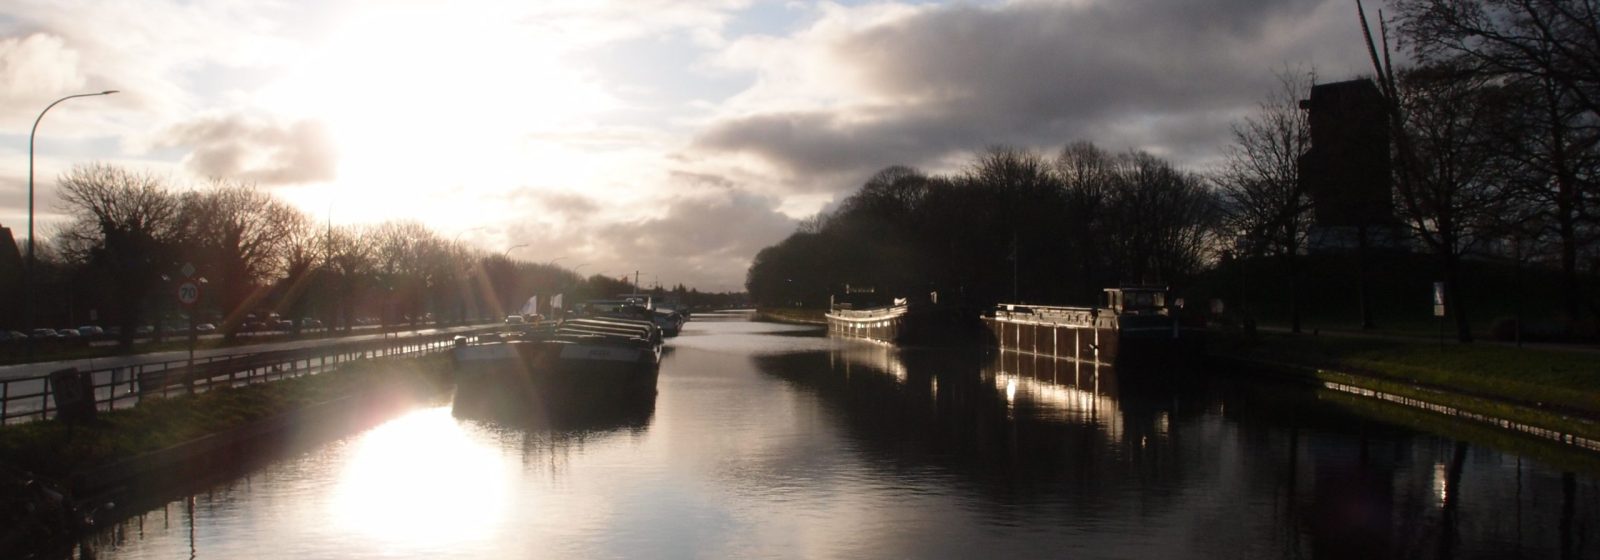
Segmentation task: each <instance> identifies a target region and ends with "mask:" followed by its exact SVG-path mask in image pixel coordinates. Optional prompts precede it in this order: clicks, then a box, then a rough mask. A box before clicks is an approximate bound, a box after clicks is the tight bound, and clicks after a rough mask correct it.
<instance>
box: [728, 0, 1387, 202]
mask: <svg viewBox="0 0 1600 560" xmlns="http://www.w3.org/2000/svg"><path fill="white" fill-rule="evenodd" d="M1336 1H1337V0H1299V1H1275V0H1239V1H1232V2H1216V1H1212V2H1200V1H1194V0H1190V1H1179V2H1172V1H1165V0H1134V1H1124V2H1098V3H1094V4H1090V5H1064V4H1060V3H1043V2H1035V3H1020V4H1009V5H1005V6H1001V7H974V6H954V7H948V8H935V9H930V10H925V11H921V12H918V13H916V14H914V15H912V16H909V17H905V18H901V19H898V20H895V21H892V22H890V23H886V24H882V25H878V26H875V27H871V28H868V29H864V30H860V31H857V32H854V33H851V34H848V35H843V36H838V37H834V38H832V39H831V40H830V42H829V44H827V45H824V46H821V47H819V49H820V52H822V53H824V55H825V56H826V57H827V58H828V59H829V60H830V61H834V62H836V63H837V65H838V67H839V68H840V70H839V72H840V79H841V80H848V81H849V82H850V83H853V84H856V85H857V87H858V88H860V89H862V90H864V91H865V92H866V93H867V94H869V96H870V98H871V99H873V102H874V103H877V104H878V105H879V106H873V107H867V106H861V105H856V106H850V105H845V106H841V107H839V108H838V109H828V110H813V111H806V112H793V111H790V112H767V113H756V114H747V115H744V116H741V117H738V118H733V119H728V120H724V121H721V122H717V123H714V124H713V125H712V126H710V127H708V128H707V129H706V130H705V131H704V132H703V133H702V134H701V135H700V136H698V137H697V138H696V146H698V147H700V148H703V149H709V150H714V151H727V152H740V153H747V154H753V155H757V156H759V157H761V158H763V159H765V160H767V161H769V162H772V163H774V164H777V165H779V166H780V167H781V168H782V169H783V170H784V171H785V172H787V173H790V174H792V175H794V176H797V177H804V176H821V175H833V176H849V177H854V178H859V177H861V176H864V175H865V174H867V173H870V172H871V171H872V170H875V169H878V168H882V167H883V166H886V165H890V164H897V163H899V164H910V165H923V164H927V163H929V162H932V161H934V160H937V159H939V158H941V157H946V156H949V155H950V154H952V153H955V152H961V151H968V150H976V149H981V148H982V147H984V146H986V145H991V144H997V143H1003V144H1012V145H1020V146H1036V147H1044V148H1053V147H1058V146H1061V145H1063V144H1066V143H1068V142H1071V141H1074V140H1090V141H1094V142H1097V143H1100V144H1102V145H1104V146H1106V147H1108V148H1111V149H1114V150H1120V149H1125V148H1141V149H1150V150H1152V151H1156V152H1158V153H1164V154H1167V155H1168V156H1169V157H1173V158H1175V159H1179V161H1180V162H1184V161H1186V160H1187V161H1194V160H1199V159H1204V158H1205V157H1208V156H1209V155H1210V154H1211V153H1213V152H1215V151H1217V149H1218V148H1219V147H1220V146H1221V144H1222V143H1223V142H1225V141H1226V135H1227V131H1228V127H1227V123H1228V121H1229V119H1230V118H1232V116H1233V115H1235V114H1238V113H1239V112H1241V111H1247V110H1249V108H1250V107H1252V106H1253V105H1254V103H1255V101H1256V100H1257V99H1259V98H1260V97H1262V96H1263V95H1264V94H1266V93H1267V92H1269V91H1270V89H1271V87H1272V83H1273V79H1274V78H1273V75H1272V74H1273V71H1274V70H1275V69H1279V68H1282V67H1283V66H1284V65H1286V64H1301V63H1306V64H1309V63H1312V62H1313V61H1314V60H1316V56H1318V55H1317V53H1318V51H1319V50H1328V49H1334V50H1338V49H1343V50H1345V51H1348V53H1343V54H1339V55H1336V56H1332V57H1331V58H1335V59H1338V60H1340V61H1344V60H1357V61H1359V60H1360V57H1362V56H1364V55H1365V52H1364V51H1363V50H1362V47H1361V45H1360V43H1359V42H1358V41H1359V37H1360V31H1359V28H1358V27H1357V25H1356V24H1355V23H1354V17H1353V16H1351V17H1349V18H1347V19H1348V20H1349V21H1348V22H1345V21H1344V20H1340V21H1332V20H1331V19H1329V16H1328V14H1332V13H1335V11H1334V10H1320V11H1319V8H1321V7H1322V6H1323V4H1324V3H1325V2H1336ZM1339 5H1340V6H1342V5H1343V4H1339ZM1352 9H1353V8H1352ZM1338 13H1342V12H1338ZM1346 32H1347V33H1346ZM1341 33H1342V34H1341ZM1346 36H1348V38H1349V40H1348V41H1345V40H1344V38H1345V37H1346ZM1321 56H1322V58H1323V59H1328V58H1330V56H1328V55H1321ZM811 187H812V188H819V189H829V188H836V187H835V186H834V185H827V184H816V183H812V184H811Z"/></svg>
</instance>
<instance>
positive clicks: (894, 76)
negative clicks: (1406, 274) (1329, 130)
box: [0, 0, 1381, 291]
mask: <svg viewBox="0 0 1600 560" xmlns="http://www.w3.org/2000/svg"><path fill="white" fill-rule="evenodd" d="M1380 4H1381V2H1379V1H1369V5H1368V6H1367V8H1368V9H1369V10H1371V11H1373V12H1376V10H1377V8H1379V7H1381V5H1380ZM1366 57H1367V54H1366V50H1365V47H1364V44H1363V43H1362V37H1361V28H1360V26H1359V24H1358V23H1357V19H1356V14H1355V3H1354V1H1353V0H1206V1H1203V0H1062V1H1038V0H1028V1H1009V2H892V1H889V2H800V1H787V2H785V1H774V2H762V1H754V0H708V1H700V2H694V1H675V0H617V1H608V0H550V1H544V0H541V1H516V2H513V1H500V2H471V1H448V0H441V1H428V0H373V1H360V0H326V1H309V0H306V1H290V0H285V1H262V0H116V1H112V0H43V1H35V0H11V1H9V2H7V3H6V4H5V6H4V7H0V226H5V227H10V228H12V230H13V232H16V234H17V235H18V237H22V236H23V235H25V231H26V227H27V217H26V216H27V176H28V175H27V174H28V137H29V134H28V133H29V130H30V127H31V126H32V125H33V122H34V119H35V118H36V117H38V115H39V112H40V111H41V110H43V109H44V107H46V106H47V105H49V104H50V102H51V101H53V100H55V99H57V98H60V97H62V96H65V95H71V94H76V93H85V92H97V91H103V90H110V89H115V90H120V93H117V94H114V95H109V96H102V97H88V98H82V99H72V100H68V101H66V102H64V103H62V104H60V105H58V106H56V107H55V108H54V109H51V110H50V112H49V113H48V116H47V117H45V119H44V120H43V122H42V124H40V126H39V130H38V136H37V139H36V145H35V149H36V153H35V160H34V164H35V166H36V167H35V189H36V195H35V196H36V197H37V201H36V219H37V220H38V225H37V228H38V231H39V234H38V235H39V236H40V237H41V238H44V237H49V236H50V235H51V234H52V232H53V231H55V228H57V227H59V226H60V225H61V224H63V223H64V222H65V214H64V212H65V208H64V207H62V206H61V203H60V199H59V197H58V196H57V195H56V193H55V189H56V179H57V177H59V176H60V175H61V173H62V172H63V171H65V170H66V169H68V168H70V167H71V166H72V165H75V164H82V163H89V162H102V163H111V164H117V165H122V166H126V167H130V168H136V169H143V170H149V171H152V172H154V173H157V174H159V175H161V176H163V177H166V178H167V179H168V181H169V183H170V184H171V185H172V186H173V188H174V189H176V190H186V189H192V188H202V187H203V186H204V185H205V184H206V181H207V180H208V179H209V178H227V179H233V180H241V181H246V182H250V183H254V184H255V185H257V186H258V187H260V188H262V189H264V190H268V191H271V192H273V193H274V194H276V195H278V196H279V197H281V198H283V199H284V200H287V201H289V202H291V203H293V204H295V205H296V206H298V207H299V208H301V209H302V210H304V211H305V212H306V213H307V214H308V215H310V216H311V217H312V218H313V219H314V220H316V221H318V222H331V223H333V224H335V225H342V224H367V223H377V222H382V221H385V220H391V219H399V220H416V221H419V222H421V223H423V224H425V225H427V226H429V227H430V228H431V229H433V230H434V231H436V232H438V233H439V234H440V235H441V236H442V237H445V238H447V239H453V240H459V241H461V242H463V243H468V244H471V245H473V246H476V247H479V248H481V249H483V250H485V251H491V252H506V253H507V254H508V255H509V256H511V257H513V258H516V259H521V260H526V261H533V262H553V263H555V264H557V265H559V266H564V267H567V268H569V269H576V270H577V271H578V272H579V273H581V274H584V275H589V274H605V275H609V276H613V277H621V276H624V275H630V276H631V275H632V274H633V273H634V272H635V271H638V273H639V278H640V280H641V282H642V283H643V284H644V285H645V286H646V287H649V286H650V285H652V284H654V283H659V284H661V285H664V286H672V285H676V284H679V283H682V284H685V285H688V286H690V287H694V288H697V289H700V290H703V291H734V290H742V289H743V284H744V277H745V271H746V269H747V268H748V266H749V263H750V260H751V258H753V257H754V256H755V254H756V253H757V252H758V251H760V250H761V249H762V248H763V247H766V246H768V245H771V244H773V243H776V242H777V241H779V240H781V239H783V238H784V237H786V236H787V235H789V234H790V233H791V232H793V231H794V227H795V225H796V223H797V222H798V221H799V220H801V219H804V218H806V217H808V216H811V215H814V214H815V213H816V212H818V211H820V210H825V209H827V208H830V207H831V205H834V204H837V202H838V201H839V200H841V199H842V198H844V197H846V196H849V195H850V194H851V193H853V192H854V191H855V190H856V189H857V188H859V187H860V185H861V184H862V183H863V182H864V181H865V180H866V179H867V178H868V177H869V176H871V175H872V174H873V173H874V172H875V171H877V170H879V169H882V168H884V167H887V166H890V165H910V166H913V167H917V168H919V169H923V170H925V171H928V172H932V173H947V172H953V171H957V170H959V169H960V168H961V166H962V165H964V164H965V162H967V161H969V159H970V157H971V155H972V154H973V153H975V152H977V151H981V150H983V149H984V148H986V147H989V146H995V145H1006V146H1013V147H1021V148H1028V149H1033V150H1036V151H1038V152H1039V153H1041V154H1050V153H1052V152H1054V151H1056V150H1059V149H1060V148H1061V147H1062V146H1065V145H1067V144H1069V143H1071V142H1074V141H1079V140H1087V141H1091V142H1094V143H1096V144H1098V145H1100V146H1101V147H1103V148H1106V149H1109V150H1113V151H1124V150H1144V151H1148V152H1151V153H1154V154H1156V155H1159V156H1162V157H1165V158H1168V159H1170V160H1172V161H1174V162H1175V163H1177V164H1179V165H1181V166H1183V167H1186V168H1189V169H1192V170H1195V171H1204V170H1206V169H1208V168H1210V167H1212V166H1215V165H1216V164H1217V162H1218V161H1219V159H1220V157H1221V155H1222V151H1223V149H1224V147H1225V146H1226V145H1227V143H1228V140H1229V127H1230V125H1231V124H1232V123H1233V122H1236V121H1237V120H1238V119H1240V118H1241V117H1243V116H1245V115H1248V114H1249V113H1250V112H1251V111H1252V110H1254V109H1255V107H1256V106H1257V105H1258V103H1259V102H1260V101H1261V100H1262V99H1264V98H1265V97H1266V96H1267V95H1268V94H1270V93H1271V92H1272V91H1273V89H1274V87H1275V84H1276V80H1277V78H1276V75H1275V74H1276V73H1281V72H1283V71H1284V70H1285V69H1289V70H1299V71H1305V70H1313V69H1314V70H1315V71H1316V73H1317V75H1318V77H1319V81H1338V80H1344V79H1350V78H1354V77H1358V76H1360V75H1361V74H1363V73H1365V72H1367V70H1368V68H1370V66H1369V64H1368V62H1367V58H1366Z"/></svg>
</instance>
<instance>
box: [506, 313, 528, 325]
mask: <svg viewBox="0 0 1600 560" xmlns="http://www.w3.org/2000/svg"><path fill="white" fill-rule="evenodd" d="M527 323H528V320H527V319H526V318H524V317H523V316H521V315H506V324H507V325H525V324H527Z"/></svg>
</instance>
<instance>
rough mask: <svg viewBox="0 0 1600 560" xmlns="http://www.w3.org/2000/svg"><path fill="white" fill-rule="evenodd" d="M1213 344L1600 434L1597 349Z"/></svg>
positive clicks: (1319, 374)
mask: <svg viewBox="0 0 1600 560" xmlns="http://www.w3.org/2000/svg"><path fill="white" fill-rule="evenodd" d="M1208 347H1209V348H1208V351H1209V352H1210V353H1211V354H1212V355H1217V356H1222V357H1225V358H1232V359H1237V360H1243V361H1246V362H1254V363H1261V364H1273V365H1278V366H1287V367H1280V368H1278V369H1280V370H1283V371H1284V372H1286V373H1291V374H1293V375H1296V376H1300V377H1311V378H1315V379H1317V380H1319V381H1333V382H1338V383H1343V384H1347V385H1353V386H1357V387H1363V388H1367V389H1373V390H1377V391H1383V392H1387V393H1392V394H1397V395H1403V396H1408V397H1413V398H1417V399H1421V400H1425V401H1428V402H1433V403H1437V404H1443V405H1447V406H1452V407H1456V408H1460V409H1462V410H1468V411H1472V412H1478V413H1481V414H1487V415H1490V416H1495V417H1498V418H1504V419H1507V420H1513V421H1518V422H1523V423H1526V424H1531V425H1535V426H1540V427H1545V428H1550V429H1555V430H1560V431H1565V432H1569V433H1575V434H1579V435H1583V436H1586V437H1597V436H1600V426H1597V424H1596V420H1600V356H1597V355H1596V354H1593V353H1588V352H1573V351H1562V350H1550V349H1531V348H1521V349H1519V348H1512V347H1506V346H1498V345H1461V344H1447V345H1445V346H1444V347H1442V348H1441V347H1440V346H1439V345H1438V344H1437V343H1425V342H1414V341H1405V340H1390V339H1375V338H1355V337H1334V336H1323V337H1309V336H1293V335H1280V334H1267V333H1263V334H1259V335H1257V336H1255V337H1246V336H1242V335H1238V334H1233V333H1213V336H1212V339H1211V341H1210V342H1209V344H1208Z"/></svg>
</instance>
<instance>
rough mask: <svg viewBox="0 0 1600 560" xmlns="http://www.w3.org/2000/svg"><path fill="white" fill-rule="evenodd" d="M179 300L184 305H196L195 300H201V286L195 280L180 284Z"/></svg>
mask: <svg viewBox="0 0 1600 560" xmlns="http://www.w3.org/2000/svg"><path fill="white" fill-rule="evenodd" d="M178 301H179V302H181V303H183V304H184V305H194V302H197V301H200V286H199V285H198V284H195V283H194V282H184V283H182V284H179V285H178Z"/></svg>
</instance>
